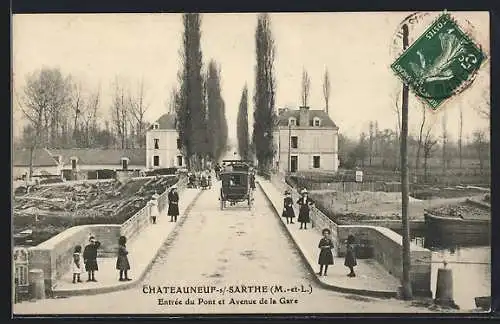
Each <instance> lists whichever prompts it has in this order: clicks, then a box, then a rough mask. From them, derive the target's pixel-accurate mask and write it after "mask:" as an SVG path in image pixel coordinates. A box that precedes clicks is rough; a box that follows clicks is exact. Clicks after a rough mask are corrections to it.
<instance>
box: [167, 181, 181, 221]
mask: <svg viewBox="0 0 500 324" xmlns="http://www.w3.org/2000/svg"><path fill="white" fill-rule="evenodd" d="M167 214H168V216H170V221H171V222H177V216H179V194H178V193H177V187H176V186H175V185H174V186H172V189H171V190H170V192H169V193H168V211H167Z"/></svg>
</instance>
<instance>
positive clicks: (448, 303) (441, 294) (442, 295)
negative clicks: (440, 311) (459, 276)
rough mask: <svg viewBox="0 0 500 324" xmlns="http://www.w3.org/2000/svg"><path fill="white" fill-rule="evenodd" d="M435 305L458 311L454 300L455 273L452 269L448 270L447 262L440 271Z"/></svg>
mask: <svg viewBox="0 0 500 324" xmlns="http://www.w3.org/2000/svg"><path fill="white" fill-rule="evenodd" d="M434 303H436V304H437V305H440V306H445V307H451V308H455V309H458V306H457V305H456V304H455V301H454V300H453V273H452V271H451V269H449V268H446V262H444V263H443V267H442V268H439V269H438V274H437V282H436V298H435V299H434Z"/></svg>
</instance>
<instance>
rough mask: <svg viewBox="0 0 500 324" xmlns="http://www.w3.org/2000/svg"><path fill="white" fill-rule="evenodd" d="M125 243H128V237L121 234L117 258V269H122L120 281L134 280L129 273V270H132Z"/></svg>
mask: <svg viewBox="0 0 500 324" xmlns="http://www.w3.org/2000/svg"><path fill="white" fill-rule="evenodd" d="M125 244H127V238H126V237H125V236H120V238H119V239H118V256H117V258H116V270H119V271H120V279H119V281H130V280H132V279H130V278H129V277H128V275H127V271H128V270H130V263H129V262H128V251H127V247H126V246H125Z"/></svg>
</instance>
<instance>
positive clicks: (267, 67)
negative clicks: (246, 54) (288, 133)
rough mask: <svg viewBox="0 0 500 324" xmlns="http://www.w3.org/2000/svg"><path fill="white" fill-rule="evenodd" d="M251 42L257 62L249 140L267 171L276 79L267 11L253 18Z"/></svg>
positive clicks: (272, 146)
mask: <svg viewBox="0 0 500 324" xmlns="http://www.w3.org/2000/svg"><path fill="white" fill-rule="evenodd" d="M255 45H256V46H255V49H256V54H257V55H256V56H257V64H256V66H255V94H254V98H253V99H254V105H255V107H254V109H255V110H254V127H253V135H252V142H253V144H254V145H255V148H254V150H255V152H256V157H257V161H258V167H259V169H260V170H261V171H264V172H268V171H270V169H271V164H272V161H273V157H274V143H273V142H274V141H273V135H274V134H273V130H274V126H275V122H276V113H275V111H274V101H275V91H276V80H275V77H274V66H273V64H274V58H275V46H274V39H273V36H272V33H271V25H270V19H269V15H268V14H261V15H259V17H258V18H257V28H256V31H255Z"/></svg>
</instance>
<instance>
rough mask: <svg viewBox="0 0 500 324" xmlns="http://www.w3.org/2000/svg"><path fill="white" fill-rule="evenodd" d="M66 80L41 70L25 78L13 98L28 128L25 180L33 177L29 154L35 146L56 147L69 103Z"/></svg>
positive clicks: (54, 73)
mask: <svg viewBox="0 0 500 324" xmlns="http://www.w3.org/2000/svg"><path fill="white" fill-rule="evenodd" d="M69 93H70V87H69V78H67V77H64V76H63V75H62V74H61V72H60V70H58V69H47V68H43V69H41V70H40V71H36V72H34V73H31V74H29V75H28V76H27V77H26V85H25V86H24V88H23V89H22V92H21V93H20V95H19V96H18V94H17V93H16V99H17V102H18V104H19V107H20V109H21V110H22V112H23V114H24V116H25V117H26V118H27V119H28V121H29V122H30V124H31V126H32V131H31V133H30V134H31V135H30V136H29V137H30V138H31V140H30V142H31V145H30V163H29V165H30V166H29V179H31V178H32V176H33V154H34V152H35V148H37V147H38V146H39V144H41V143H43V144H44V145H51V146H55V145H56V144H60V143H59V142H60V133H61V130H62V127H61V126H62V125H63V124H64V123H63V122H62V120H63V118H64V117H65V114H64V112H65V109H66V108H67V105H68V102H69Z"/></svg>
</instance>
